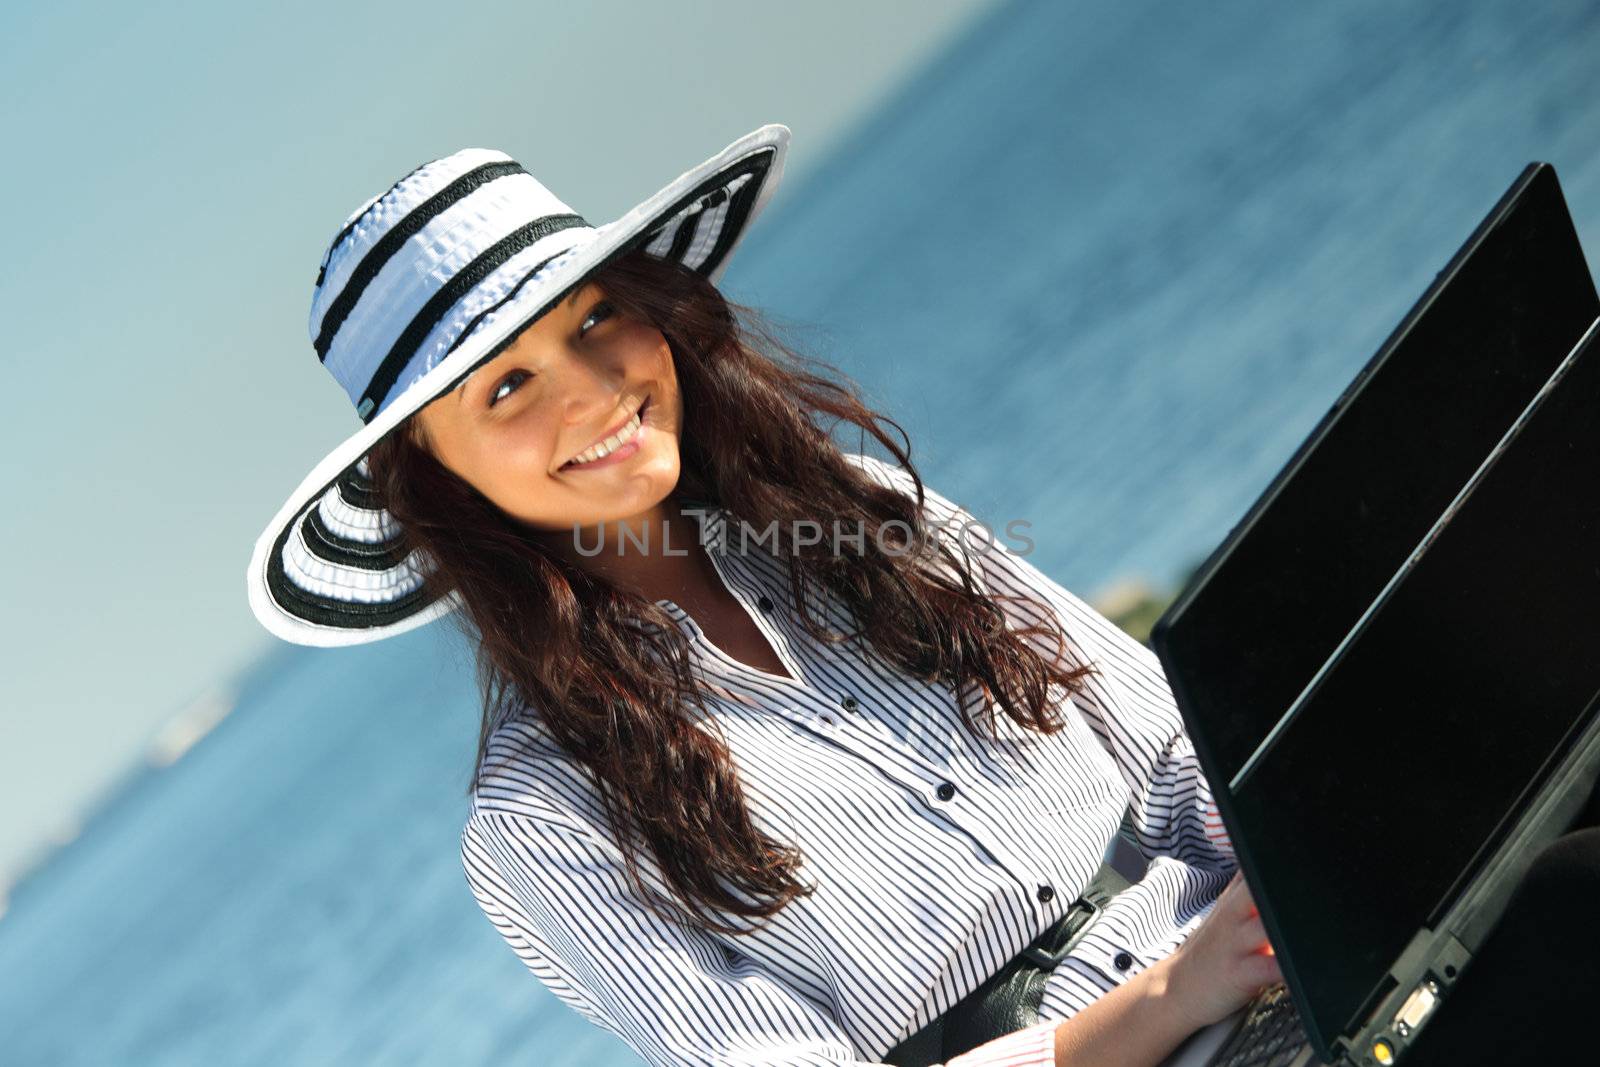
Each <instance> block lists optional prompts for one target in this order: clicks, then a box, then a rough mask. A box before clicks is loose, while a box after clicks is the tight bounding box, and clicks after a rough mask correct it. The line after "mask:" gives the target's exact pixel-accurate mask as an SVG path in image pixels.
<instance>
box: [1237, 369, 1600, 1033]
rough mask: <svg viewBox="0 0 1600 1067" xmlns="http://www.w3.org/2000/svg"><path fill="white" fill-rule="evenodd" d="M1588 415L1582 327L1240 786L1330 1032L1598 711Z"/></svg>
mask: <svg viewBox="0 0 1600 1067" xmlns="http://www.w3.org/2000/svg"><path fill="white" fill-rule="evenodd" d="M1597 415H1600V342H1595V341H1592V342H1591V343H1589V344H1587V345H1586V346H1585V347H1584V349H1583V351H1582V352H1581V353H1580V354H1579V356H1578V358H1577V360H1576V362H1575V363H1574V364H1573V365H1572V367H1571V369H1570V370H1569V371H1568V373H1567V374H1566V375H1565V376H1564V377H1563V378H1562V379H1561V381H1560V382H1559V383H1558V384H1557V385H1556V386H1555V388H1554V389H1553V391H1552V392H1551V393H1549V394H1548V395H1547V396H1546V397H1545V398H1544V399H1543V400H1542V401H1541V402H1540V403H1539V405H1538V407H1537V408H1536V409H1535V411H1534V412H1533V413H1532V414H1531V416H1530V418H1529V420H1528V421H1527V422H1526V423H1525V424H1524V425H1523V426H1522V427H1521V429H1520V430H1519V431H1518V432H1517V434H1516V436H1515V437H1514V438H1513V439H1512V440H1511V441H1510V442H1509V443H1508V445H1507V447H1506V450H1505V451H1504V452H1503V453H1501V454H1500V455H1499V456H1498V458H1496V459H1495V460H1494V461H1493V463H1492V465H1491V466H1490V467H1489V468H1488V469H1487V470H1485V471H1484V473H1483V476H1482V478H1481V479H1480V480H1479V481H1478V482H1477V484H1476V485H1475V487H1474V488H1473V489H1472V490H1471V492H1470V493H1469V495H1468V496H1467V497H1466V498H1465V499H1464V500H1462V502H1461V504H1460V507H1459V509H1458V510H1457V511H1456V512H1455V513H1454V515H1453V516H1451V517H1450V518H1449V520H1448V522H1447V523H1446V524H1445V525H1444V527H1443V528H1442V529H1441V530H1440V531H1439V532H1438V534H1437V535H1436V536H1435V538H1434V539H1433V540H1432V542H1431V543H1429V545H1428V546H1427V548H1426V550H1425V551H1424V552H1423V553H1422V555H1421V557H1420V558H1419V559H1418V561H1417V562H1416V563H1415V564H1414V566H1412V567H1411V568H1410V570H1408V571H1407V572H1405V573H1404V574H1403V575H1402V576H1401V578H1400V579H1399V581H1398V582H1397V583H1396V584H1395V585H1394V586H1393V587H1392V588H1391V590H1390V592H1389V594H1388V595H1387V596H1385V597H1384V598H1383V599H1382V600H1381V601H1380V603H1379V604H1378V605H1377V606H1376V608H1375V609H1374V610H1373V611H1372V612H1371V613H1370V615H1369V616H1368V617H1367V619H1366V621H1365V623H1364V624H1363V625H1362V626H1361V627H1360V628H1359V629H1358V630H1357V632H1356V633H1355V635H1354V637H1353V638H1352V640H1351V641H1350V642H1349V643H1348V644H1347V645H1346V647H1345V649H1344V651H1343V652H1342V653H1341V654H1340V655H1339V656H1338V657H1337V659H1336V660H1335V661H1334V662H1333V663H1332V664H1330V665H1329V667H1328V669H1327V670H1326V671H1325V672H1324V673H1323V674H1322V676H1321V678H1320V680H1319V681H1318V683H1317V684H1316V685H1315V686H1314V687H1313V688H1312V689H1311V690H1310V691H1309V692H1308V693H1307V694H1306V696H1305V697H1304V698H1303V699H1302V700H1301V701H1299V702H1298V703H1297V704H1296V706H1294V707H1293V708H1292V709H1291V714H1290V715H1289V716H1288V718H1287V721H1286V723H1285V725H1284V726H1283V727H1282V729H1281V731H1280V732H1279V733H1278V734H1277V735H1276V736H1275V737H1274V738H1273V739H1272V740H1271V743H1270V747H1267V748H1266V749H1265V750H1264V752H1263V754H1262V756H1261V757H1260V758H1259V760H1258V761H1256V762H1255V763H1254V764H1253V765H1252V766H1251V767H1249V768H1247V770H1246V772H1245V774H1244V775H1243V778H1242V781H1240V782H1239V783H1238V784H1237V785H1236V786H1235V787H1234V788H1233V791H1232V800H1233V809H1234V812H1235V813H1236V814H1237V816H1238V818H1239V819H1240V820H1242V825H1245V826H1248V827H1249V831H1248V836H1249V840H1250V850H1251V855H1252V857H1253V858H1254V860H1255V867H1256V873H1257V874H1258V876H1259V877H1260V878H1261V880H1262V884H1263V886H1264V887H1265V892H1266V894H1267V895H1270V896H1271V899H1272V908H1273V912H1274V918H1275V920H1276V922H1277V924H1278V925H1279V926H1280V927H1281V928H1282V929H1284V930H1287V931H1292V932H1293V933H1292V939H1291V940H1292V945H1291V946H1290V948H1291V950H1292V951H1291V952H1286V955H1292V957H1293V959H1294V960H1296V961H1298V960H1301V959H1303V960H1305V961H1307V962H1306V965H1305V966H1304V967H1300V968H1298V972H1299V977H1300V982H1301V985H1302V988H1303V989H1304V991H1305V994H1306V997H1307V1000H1308V1002H1309V1003H1310V1004H1312V1005H1314V1006H1315V1007H1316V1009H1317V1011H1316V1014H1317V1015H1318V1016H1319V1018H1318V1019H1317V1022H1318V1025H1319V1026H1321V1027H1323V1028H1324V1032H1325V1033H1330V1034H1331V1033H1336V1032H1337V1031H1339V1030H1341V1029H1343V1027H1344V1026H1345V1025H1346V1023H1347V1022H1348V1021H1349V1020H1350V1019H1351V1017H1352V1016H1353V1015H1355V1014H1356V1013H1357V1011H1358V1010H1359V1009H1360V1008H1361V1006H1362V1005H1363V1003H1364V1002H1365V1001H1366V999H1367V997H1368V995H1369V994H1370V993H1371V991H1372V988H1373V985H1374V983H1375V982H1376V981H1377V980H1378V979H1379V977H1380V976H1382V975H1383V973H1384V972H1385V971H1386V970H1387V969H1388V968H1389V967H1390V965H1391V964H1392V963H1393V962H1394V961H1395V960H1396V959H1397V958H1398V957H1399V955H1400V953H1401V952H1402V951H1403V950H1404V949H1405V948H1406V946H1407V944H1408V943H1409V942H1410V940H1411V938H1412V937H1413V936H1414V935H1415V934H1416V932H1417V930H1418V929H1419V927H1421V926H1428V927H1430V928H1431V927H1433V926H1435V925H1437V923H1438V921H1439V920H1440V919H1441V918H1442V917H1443V913H1444V911H1445V910H1446V909H1447V908H1448V907H1449V905H1450V904H1451V903H1452V902H1453V901H1454V899H1455V896H1456V893H1457V891H1458V890H1459V889H1460V888H1461V887H1462V885H1463V883H1464V882H1465V881H1466V880H1467V878H1468V877H1470V875H1471V874H1472V873H1474V872H1475V870H1476V868H1477V867H1478V866H1479V864H1480V861H1481V860H1484V859H1486V858H1487V854H1488V852H1489V851H1492V848H1493V846H1495V845H1498V844H1499V843H1500V841H1501V840H1502V837H1503V831H1506V830H1508V829H1509V828H1510V822H1511V820H1512V818H1513V816H1514V815H1515V814H1516V813H1518V812H1520V811H1521V809H1522V803H1523V801H1525V800H1527V799H1531V797H1532V794H1533V793H1534V792H1535V791H1536V790H1537V787H1538V785H1539V784H1540V783H1541V782H1542V781H1543V778H1544V774H1545V772H1546V771H1547V770H1549V769H1551V768H1552V766H1553V764H1554V762H1555V760H1556V758H1557V757H1558V756H1559V755H1560V754H1561V753H1562V752H1564V751H1565V748H1566V741H1567V740H1568V739H1569V738H1570V737H1573V736H1575V734H1576V733H1577V729H1578V727H1580V726H1581V725H1582V724H1583V723H1585V722H1587V721H1588V719H1589V717H1590V716H1591V715H1592V714H1593V713H1594V707H1595V702H1596V696H1597V694H1600V656H1597V655H1596V654H1595V650H1596V649H1600V610H1597V609H1600V418H1597V417H1596V416H1597ZM1477 947H1478V946H1476V945H1472V946H1468V948H1469V949H1473V950H1475V949H1476V948H1477Z"/></svg>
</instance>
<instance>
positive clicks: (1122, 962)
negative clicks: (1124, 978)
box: [1111, 952, 1133, 971]
mask: <svg viewBox="0 0 1600 1067" xmlns="http://www.w3.org/2000/svg"><path fill="white" fill-rule="evenodd" d="M1111 966H1113V967H1115V968H1116V969H1117V970H1119V971H1125V970H1127V969H1128V968H1129V967H1132V966H1133V957H1132V956H1130V955H1128V954H1127V953H1126V952H1119V953H1117V957H1116V959H1114V960H1112V961H1111Z"/></svg>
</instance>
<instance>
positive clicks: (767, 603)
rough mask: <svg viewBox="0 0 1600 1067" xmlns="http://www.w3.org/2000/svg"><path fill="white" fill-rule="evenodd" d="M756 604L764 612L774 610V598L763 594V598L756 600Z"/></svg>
mask: <svg viewBox="0 0 1600 1067" xmlns="http://www.w3.org/2000/svg"><path fill="white" fill-rule="evenodd" d="M756 603H757V604H758V605H760V606H761V610H762V611H771V610H772V598H771V597H769V596H767V594H765V593H762V594H761V596H760V597H759V598H758V599H757V600H756Z"/></svg>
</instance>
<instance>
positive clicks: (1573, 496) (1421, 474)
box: [1151, 163, 1600, 1067]
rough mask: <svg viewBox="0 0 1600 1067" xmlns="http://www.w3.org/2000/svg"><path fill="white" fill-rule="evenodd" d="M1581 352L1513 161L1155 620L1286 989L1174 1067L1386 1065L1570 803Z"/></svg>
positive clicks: (1593, 397) (1578, 275) (1548, 231)
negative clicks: (1498, 188)
mask: <svg viewBox="0 0 1600 1067" xmlns="http://www.w3.org/2000/svg"><path fill="white" fill-rule="evenodd" d="M1597 338H1600V297H1597V295H1596V292H1595V286H1594V282H1593V279H1592V278H1591V276H1590V273H1589V269H1588V266H1587V264H1586V263H1585V260H1584V256H1583V251H1582V249H1581V247H1580V246H1579V244H1578V239H1577V234H1576V232H1575V230H1574V227H1573V224H1572V220H1571V217H1570V215H1569V214H1568V211H1567V207H1566V203H1565V200H1564V198H1563V197H1562V194H1561V188H1560V185H1559V183H1558V182H1557V180H1556V174H1555V170H1554V168H1553V167H1551V166H1550V165H1548V164H1545V163H1533V164H1530V165H1529V166H1528V167H1527V169H1526V170H1524V171H1523V173H1522V174H1521V175H1520V176H1519V177H1518V178H1517V180H1516V181H1515V182H1514V183H1513V184H1512V186H1511V188H1510V189H1509V190H1507V192H1506V193H1505V195H1504V196H1502V197H1501V199H1500V201H1499V203H1497V204H1496V205H1495V207H1494V209H1493V210H1492V211H1490V213H1489V214H1488V216H1487V217H1486V218H1485V219H1484V220H1483V222H1482V223H1481V224H1480V225H1479V226H1478V228H1477V229H1476V230H1475V231H1474V233H1473V234H1472V236H1471V237H1470V238H1469V239H1468V240H1467V242H1466V244H1465V245H1463V246H1462V248H1461V249H1460V251H1458V252H1457V253H1456V255H1455V256H1454V257H1453V258H1452V259H1451V261H1450V263H1449V264H1448V265H1447V266H1446V267H1445V269H1444V270H1443V271H1441V272H1440V273H1439V275H1438V277H1437V278H1435V280H1434V282H1433V284H1432V285H1430V286H1429V288H1428V291H1427V292H1426V293H1425V294H1424V295H1423V296H1422V299H1421V300H1419V301H1418V302H1417V304H1416V306H1415V307H1413V308H1412V310H1411V312H1410V313H1409V314H1408V315H1407V316H1406V318H1405V319H1404V321H1402V322H1401V324H1400V326H1399V327H1398V328H1397V329H1396V330H1395V331H1394V333H1393V334H1392V335H1391V336H1390V337H1389V339H1388V340H1387V341H1385V343H1384V344H1383V346H1382V347H1381V348H1380V349H1379V350H1378V352H1377V354H1376V355H1375V356H1373V358H1372V359H1371V360H1370V361H1369V362H1368V363H1367V365H1366V366H1365V367H1364V368H1362V370H1361V372H1360V373H1359V374H1357V375H1356V377H1355V379H1354V381H1352V382H1351V384H1350V385H1349V386H1348V387H1347V388H1346V390H1345V391H1344V394H1343V395H1342V396H1340V397H1339V399H1338V400H1337V401H1336V402H1335V403H1334V404H1333V406H1332V407H1331V408H1330V409H1329V411H1328V412H1327V414H1326V415H1324V416H1323V418H1322V420H1321V421H1320V422H1319V423H1318V424H1317V426H1316V428H1315V429H1314V430H1313V431H1312V432H1311V434H1310V436H1309V437H1308V438H1307V439H1306V440H1305V442H1304V443H1303V444H1302V445H1301V446H1300V448H1299V449H1298V450H1297V451H1296V453H1295V455H1294V456H1293V457H1292V458H1291V459H1290V460H1289V462H1288V463H1287V464H1286V465H1285V466H1284V468H1283V470H1282V471H1281V472H1280V473H1279V474H1278V476H1277V477H1276V478H1275V479H1274V480H1273V481H1272V483H1271V484H1270V485H1269V486H1268V488H1267V489H1266V491H1265V492H1264V493H1263V494H1262V495H1261V497H1260V499H1259V500H1257V501H1256V503H1255V504H1254V505H1253V506H1252V507H1251V508H1250V510H1249V512H1248V513H1247V514H1246V515H1245V516H1244V518H1243V519H1242V520H1240V522H1239V523H1238V524H1237V525H1236V526H1235V527H1234V529H1233V530H1232V532H1231V533H1230V534H1229V535H1228V537H1227V538H1226V540H1225V541H1224V542H1223V544H1222V545H1220V546H1219V547H1218V548H1217V549H1216V550H1215V551H1214V552H1213V553H1212V554H1211V555H1210V557H1209V558H1208V559H1207V560H1206V561H1205V563H1204V564H1203V565H1202V566H1201V568H1200V569H1199V571H1198V572H1197V573H1196V574H1195V576H1194V578H1193V579H1192V580H1191V581H1190V582H1189V584H1188V586H1187V588H1185V590H1184V591H1183V593H1182V594H1181V595H1180V596H1179V597H1178V599H1177V600H1176V601H1175V602H1174V603H1173V604H1172V606H1171V607H1170V608H1168V609H1167V611H1166V612H1165V614H1164V615H1163V616H1162V617H1161V619H1160V620H1159V621H1158V622H1157V623H1156V625H1155V627H1154V629H1153V631H1152V634H1151V645H1152V647H1153V648H1154V649H1155V651H1156V654H1157V655H1158V656H1159V658H1160V660H1161V663H1162V666H1163V668H1164V670H1165V672H1166V675H1167V679H1168V681H1169V682H1170V684H1171V686H1172V690H1173V693H1174V695H1175V697H1176V699H1177V702H1178V706H1179V708H1180V709H1181V710H1182V713H1183V716H1184V720H1185V722H1186V724H1187V727H1188V730H1189V732H1190V734H1191V736H1192V738H1193V740H1194V744H1195V748H1196V751H1197V752H1198V754H1199V758H1200V763H1201V766H1202V768H1203V769H1204V770H1205V772H1206V775H1207V778H1208V780H1209V781H1210V782H1211V784H1212V787H1213V789H1214V791H1215V793H1216V795H1217V800H1218V805H1219V807H1220V809H1221V812H1222V817H1223V821H1224V822H1225V824H1226V826H1227V828H1228V831H1229V834H1230V836H1231V838H1232V840H1233V843H1234V847H1235V850H1236V852H1237V854H1238V857H1239V863H1240V866H1241V868H1242V869H1243V871H1244V875H1245V879H1246V881H1247V882H1248V883H1249V886H1250V890H1251V893H1252V895H1253V896H1254V898H1255V901H1256V904H1257V906H1258V907H1259V908H1260V911H1261V916H1262V920H1263V922H1264V924H1265V926H1266V929H1267V933H1268V936H1269V937H1270V938H1271V940H1272V943H1273V945H1274V946H1275V948H1276V951H1277V953H1278V961H1279V964H1280V966H1281V968H1282V970H1283V973H1284V984H1283V985H1281V986H1277V987H1274V988H1273V989H1271V990H1268V991H1265V992H1264V993H1263V994H1262V995H1261V996H1259V997H1257V998H1256V1000H1255V1001H1254V1002H1253V1003H1252V1004H1250V1005H1248V1006H1247V1007H1246V1008H1245V1009H1243V1010H1241V1011H1240V1012H1238V1013H1236V1014H1235V1015H1234V1016H1233V1017H1232V1018H1230V1019H1228V1020H1225V1021H1224V1022H1222V1023H1219V1024H1217V1025H1215V1026H1213V1027H1209V1028H1207V1029H1205V1030H1202V1031H1200V1032H1199V1033H1197V1034H1195V1035H1194V1036H1193V1037H1191V1038H1190V1040H1189V1041H1188V1042H1186V1043H1185V1045H1184V1046H1183V1047H1182V1048H1180V1049H1179V1050H1178V1051H1177V1052H1176V1053H1175V1054H1174V1055H1173V1056H1172V1057H1171V1058H1170V1059H1169V1060H1168V1061H1167V1063H1168V1064H1170V1065H1173V1067H1177V1065H1179V1064H1182V1065H1183V1067H1202V1065H1205V1067H1212V1065H1215V1067H1221V1065H1223V1064H1230V1065H1234V1064H1237V1065H1243V1064H1263V1065H1285V1067H1287V1065H1300V1064H1311V1063H1319V1062H1320V1063H1343V1064H1363V1065H1387V1064H1391V1063H1399V1062H1403V1061H1404V1058H1405V1052H1406V1050H1407V1048H1408V1047H1409V1045H1410V1044H1411V1042H1412V1041H1413V1040H1415V1039H1416V1038H1417V1036H1418V1035H1419V1034H1420V1033H1421V1032H1422V1030H1423V1029H1424V1028H1425V1027H1426V1026H1427V1024H1428V1022H1429V1020H1430V1019H1431V1018H1433V1017H1434V1014H1435V1012H1436V1011H1439V1010H1441V1009H1443V1010H1448V1009H1446V1008H1444V1005H1446V1004H1448V1001H1449V998H1450V992H1451V987H1452V986H1453V985H1454V983H1455V981H1456V980H1457V979H1458V978H1460V976H1461V975H1462V974H1463V973H1464V972H1465V971H1466V970H1467V968H1469V967H1470V966H1471V965H1472V958H1473V956H1474V954H1475V953H1476V952H1477V950H1478V948H1479V947H1480V946H1481V945H1482V943H1483V941H1484V939H1485V937H1486V936H1487V934H1488V932H1489V931H1490V930H1491V929H1492V928H1493V926H1494V924H1495V922H1496V921H1497V920H1498V919H1499V917H1500V915H1501V913H1502V912H1503V910H1504V907H1505V904H1506V901H1507V898H1508V897H1509V895H1510V893H1511V891H1512V890H1513V889H1514V888H1515V886H1516V883H1517V881H1518V879H1519V877H1520V875H1521V873H1522V872H1523V871H1524V870H1525V869H1526V867H1527V864H1528V863H1529V862H1530V861H1531V859H1532V856H1533V855H1534V854H1535V853H1536V852H1537V850H1538V849H1539V848H1540V847H1542V846H1543V845H1544V844H1545V843H1547V842H1548V841H1550V840H1553V839H1554V838H1555V837H1557V836H1559V835H1560V834H1561V833H1562V832H1563V831H1564V830H1565V829H1566V828H1567V826H1568V824H1569V823H1570V822H1571V821H1572V819H1573V818H1574V817H1575V816H1576V814H1577V812H1578V810H1579V808H1580V807H1581V805H1582V803H1583V801H1584V800H1585V799H1586V798H1587V796H1588V792H1589V789H1590V788H1591V787H1592V785H1593V783H1594V781H1595V779H1596V775H1597V773H1600V715H1597V714H1596V709H1597V707H1600V655H1596V652H1595V650H1596V649H1600V611H1597V610H1596V605H1597V604H1600V340H1597Z"/></svg>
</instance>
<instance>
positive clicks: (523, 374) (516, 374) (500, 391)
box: [489, 370, 529, 407]
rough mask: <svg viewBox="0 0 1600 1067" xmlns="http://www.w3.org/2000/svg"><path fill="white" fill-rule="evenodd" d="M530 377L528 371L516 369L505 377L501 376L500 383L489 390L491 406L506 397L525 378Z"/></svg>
mask: <svg viewBox="0 0 1600 1067" xmlns="http://www.w3.org/2000/svg"><path fill="white" fill-rule="evenodd" d="M528 377H529V374H528V372H527V371H525V370H514V371H512V372H511V373H510V374H508V375H506V376H505V377H504V378H501V379H500V382H499V384H497V385H496V386H495V387H494V388H493V389H492V390H490V392H489V406H490V407H494V405H495V403H496V402H497V401H499V400H502V399H504V398H505V396H506V395H507V394H509V393H510V392H511V391H512V390H514V389H516V387H517V386H519V385H521V384H522V382H523V380H524V379H525V378H528Z"/></svg>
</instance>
